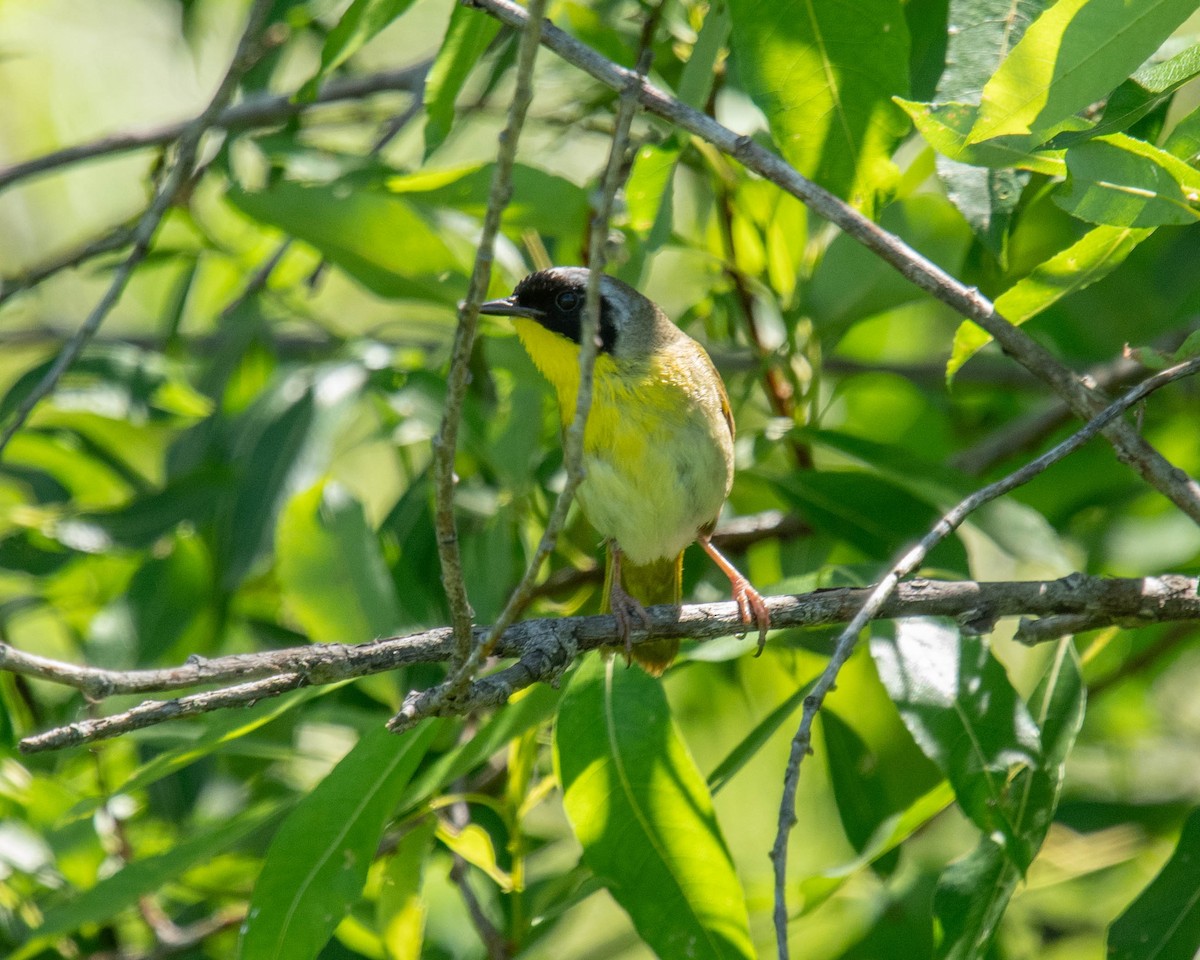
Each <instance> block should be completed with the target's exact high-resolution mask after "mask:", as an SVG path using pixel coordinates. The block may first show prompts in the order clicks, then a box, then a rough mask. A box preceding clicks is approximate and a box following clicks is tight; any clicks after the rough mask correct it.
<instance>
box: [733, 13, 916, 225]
mask: <svg viewBox="0 0 1200 960" xmlns="http://www.w3.org/2000/svg"><path fill="white" fill-rule="evenodd" d="M729 9H730V12H731V13H732V15H733V33H732V37H731V47H732V52H733V58H734V63H735V66H736V69H737V74H738V77H739V78H740V79H741V82H742V84H743V85H744V86H745V88H746V91H747V92H748V93H749V94H750V96H751V98H752V99H753V100H754V102H755V103H756V104H758V106H759V108H760V109H761V110H762V111H763V113H765V114H766V116H767V121H768V122H769V123H770V125H771V134H772V136H773V137H774V140H775V142H776V144H778V146H779V149H780V150H781V151H782V153H783V156H784V157H785V158H786V159H787V161H788V162H789V163H791V164H792V165H793V166H794V167H795V168H796V169H797V170H799V171H800V172H801V173H803V174H804V175H805V176H806V177H809V178H811V179H813V180H815V181H816V182H817V183H819V184H821V186H823V187H825V188H826V189H828V190H830V191H832V192H833V193H836V194H837V195H838V196H840V197H843V198H844V199H846V200H848V201H849V202H851V203H852V204H854V205H855V206H857V207H860V208H861V209H863V210H866V211H874V209H875V204H876V196H877V195H878V194H880V193H883V192H886V191H887V190H889V189H890V188H891V186H892V184H893V182H894V181H895V178H896V171H895V168H894V166H893V165H892V161H891V154H892V149H893V147H894V146H895V144H896V142H897V141H898V140H899V139H900V137H901V136H903V134H904V132H905V127H906V124H905V123H904V120H903V118H902V117H901V116H900V115H899V113H898V112H897V111H896V109H895V107H894V105H893V104H892V102H891V98H892V97H893V96H899V95H902V94H903V93H905V92H906V90H907V87H908V57H907V52H908V28H907V26H906V24H905V21H904V13H903V8H902V7H901V5H900V4H899V3H898V2H895V0H864V2H861V3H859V4H857V5H856V7H855V9H854V15H853V16H846V15H845V13H846V11H845V7H844V5H843V4H842V3H840V2H837V0H784V2H775V3H770V2H765V0H732V2H731V3H730V5H729ZM865 51H870V55H869V56H867V55H864V53H865Z"/></svg>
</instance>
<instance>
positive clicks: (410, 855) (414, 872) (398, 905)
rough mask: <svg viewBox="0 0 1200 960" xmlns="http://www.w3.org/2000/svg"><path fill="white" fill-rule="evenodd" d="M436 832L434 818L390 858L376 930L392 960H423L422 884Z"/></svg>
mask: <svg viewBox="0 0 1200 960" xmlns="http://www.w3.org/2000/svg"><path fill="white" fill-rule="evenodd" d="M436 829H437V820H436V819H434V818H433V817H427V818H426V819H424V820H422V821H421V822H420V823H418V824H417V825H416V826H415V827H414V828H413V829H412V830H410V831H409V832H408V833H406V834H405V835H404V836H402V837H401V838H400V840H399V842H398V843H397V844H396V850H395V852H394V853H393V854H392V855H391V857H390V858H388V862H387V867H386V869H385V870H384V874H383V886H382V887H381V889H380V891H379V900H378V901H377V902H376V905H375V927H376V929H377V930H378V931H379V938H380V939H381V940H382V941H383V945H384V949H386V950H387V955H388V960H421V944H422V942H423V940H424V937H425V913H426V907H425V901H424V900H423V899H422V898H421V884H422V881H423V880H424V875H425V861H426V858H427V857H428V856H429V852H430V849H431V847H432V846H433V835H434V831H435V830H436Z"/></svg>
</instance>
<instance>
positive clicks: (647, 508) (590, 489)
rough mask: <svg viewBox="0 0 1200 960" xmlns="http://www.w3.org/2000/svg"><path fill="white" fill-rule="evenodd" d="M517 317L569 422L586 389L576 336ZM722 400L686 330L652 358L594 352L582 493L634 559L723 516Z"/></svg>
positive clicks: (652, 555)
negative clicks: (581, 390) (570, 337)
mask: <svg viewBox="0 0 1200 960" xmlns="http://www.w3.org/2000/svg"><path fill="white" fill-rule="evenodd" d="M513 323H514V326H515V328H516V331H517V334H518V336H519V337H520V338H521V342H522V343H523V345H524V346H525V349H526V351H527V352H528V353H529V355H530V357H531V358H532V360H533V362H534V364H535V365H536V366H537V368H538V369H539V370H540V371H541V373H542V375H543V376H545V377H546V379H547V380H549V381H550V383H551V384H552V385H553V387H554V389H555V392H556V393H557V395H558V402H559V412H560V417H561V421H562V424H563V426H564V427H566V426H567V425H568V424H569V423H570V422H571V420H572V419H573V418H574V415H575V401H576V395H577V393H578V390H579V347H578V345H577V344H575V343H574V342H572V341H571V340H568V339H567V338H566V337H563V336H560V335H558V334H555V333H551V332H550V331H548V330H546V329H545V328H544V327H541V326H540V325H539V324H537V323H536V322H535V321H533V320H529V319H525V318H520V317H518V318H514V321H513ZM723 404H724V395H723V392H722V388H721V386H720V382H719V380H718V379H717V373H716V371H715V370H713V368H712V365H711V362H710V361H709V360H708V357H707V355H706V354H705V353H704V351H703V348H701V347H700V345H699V344H697V343H696V342H695V341H693V340H691V339H689V338H687V337H680V338H679V340H678V341H677V342H675V343H672V344H670V345H668V346H666V347H664V348H662V349H660V350H656V351H653V352H652V353H650V354H649V355H647V356H645V357H639V358H634V359H620V358H615V357H613V356H612V355H611V354H608V353H601V354H600V355H599V356H597V358H596V366H595V374H594V381H593V389H592V405H591V408H590V411H589V414H588V423H587V429H586V431H585V433H584V471H585V476H584V480H583V483H582V484H581V485H580V488H579V492H578V498H579V502H580V505H581V506H582V508H583V511H584V513H585V514H586V515H587V517H588V519H589V521H591V523H592V525H593V526H594V527H595V528H596V529H597V531H598V532H600V533H601V534H603V535H604V536H605V537H608V538H610V539H613V540H615V541H616V542H617V544H618V546H620V548H621V550H622V551H623V552H624V553H625V554H626V555H627V556H628V557H629V559H630V560H632V561H633V562H634V563H648V562H651V561H654V560H659V559H662V558H668V557H674V556H676V555H677V554H678V553H679V552H680V551H681V550H683V548H684V547H686V546H687V545H688V544H689V543H691V542H692V541H693V540H695V539H696V536H697V533H698V531H699V529H700V528H701V527H703V526H705V525H707V524H709V523H711V522H712V521H713V520H715V519H716V516H717V514H718V512H719V511H720V509H721V504H722V503H724V501H725V497H726V495H727V494H728V492H729V487H730V484H731V482H732V478H733V444H732V436H731V432H730V427H729V424H728V421H727V420H726V418H725V417H726V414H725V408H724V406H723Z"/></svg>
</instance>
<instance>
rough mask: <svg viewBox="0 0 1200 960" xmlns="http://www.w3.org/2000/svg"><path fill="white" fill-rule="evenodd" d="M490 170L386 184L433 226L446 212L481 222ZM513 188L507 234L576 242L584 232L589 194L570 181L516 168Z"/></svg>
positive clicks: (458, 170)
mask: <svg viewBox="0 0 1200 960" xmlns="http://www.w3.org/2000/svg"><path fill="white" fill-rule="evenodd" d="M494 169H495V165H494V164H490V163H489V164H483V165H478V164H475V165H471V166H466V167H453V168H451V169H441V170H429V171H420V172H418V173H411V174H406V175H405V176H399V177H390V178H388V180H387V189H388V191H389V192H391V193H393V194H396V195H398V196H400V197H401V199H403V200H404V201H405V202H406V203H410V204H412V207H413V209H414V210H416V211H418V212H419V213H422V214H424V215H425V216H427V217H429V218H430V219H431V220H432V218H433V217H434V215H435V214H436V213H437V212H438V211H439V210H446V209H454V210H457V211H459V212H461V213H465V214H467V215H468V216H471V217H476V218H478V219H480V220H482V219H483V215H484V212H485V211H486V210H487V205H488V198H489V196H490V194H491V190H492V173H493V171H494ZM512 184H513V197H512V201H511V202H510V203H509V204H508V206H507V207H505V208H504V217H503V219H502V220H501V223H502V225H503V226H504V227H505V229H507V230H510V231H513V232H514V233H515V234H518V235H519V234H520V233H521V232H522V231H524V230H536V231H537V232H538V233H540V234H543V235H544V236H548V237H577V236H579V234H580V232H581V231H582V230H584V229H586V226H587V218H588V197H587V191H586V190H584V189H583V188H581V187H578V186H576V185H575V184H573V183H572V182H571V181H570V180H567V179H566V178H564V177H558V176H555V175H554V174H551V173H547V172H546V171H545V170H539V169H538V168H537V167H530V166H528V165H526V164H523V163H518V164H516V165H514V167H513V171H512Z"/></svg>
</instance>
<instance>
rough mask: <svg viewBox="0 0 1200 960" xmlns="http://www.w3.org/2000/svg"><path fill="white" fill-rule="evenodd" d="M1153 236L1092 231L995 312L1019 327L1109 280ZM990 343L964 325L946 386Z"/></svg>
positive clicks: (1127, 230) (1014, 289) (1022, 283)
mask: <svg viewBox="0 0 1200 960" xmlns="http://www.w3.org/2000/svg"><path fill="white" fill-rule="evenodd" d="M1153 232H1154V231H1153V230H1152V229H1146V228H1133V227H1096V228H1095V229H1093V230H1089V231H1088V232H1087V233H1085V234H1084V235H1083V236H1082V237H1080V239H1079V240H1077V241H1076V242H1075V243H1073V244H1071V246H1069V247H1067V249H1065V250H1062V251H1060V252H1059V253H1056V254H1055V255H1054V256H1053V257H1051V258H1050V259H1049V260H1047V261H1045V262H1044V263H1042V264H1040V265H1038V266H1037V267H1035V268H1034V269H1033V271H1032V272H1030V273H1029V275H1028V276H1026V277H1023V278H1022V279H1020V280H1018V281H1017V282H1016V283H1015V284H1013V285H1012V286H1011V287H1009V288H1008V289H1007V290H1005V291H1004V293H1002V294H1000V296H999V297H997V298H996V312H997V313H999V314H1000V315H1001V316H1002V317H1004V319H1006V320H1007V321H1008V322H1009V323H1012V324H1014V325H1017V326H1020V325H1021V324H1022V323H1024V322H1025V321H1026V320H1030V319H1032V318H1033V317H1036V316H1037V315H1038V314H1039V313H1041V312H1042V311H1043V310H1045V309H1047V308H1048V307H1050V306H1052V305H1053V304H1055V303H1057V302H1058V301H1059V300H1061V299H1062V298H1063V297H1065V296H1068V295H1069V294H1072V293H1074V292H1075V291H1076V290H1082V289H1083V288H1084V287H1089V286H1091V285H1092V284H1093V283H1095V282H1096V281H1097V280H1101V279H1103V278H1104V277H1106V276H1108V274H1110V273H1112V271H1113V270H1115V269H1116V268H1117V267H1119V266H1120V265H1121V264H1122V263H1124V262H1125V258H1126V257H1128V256H1129V254H1130V253H1132V252H1133V249H1134V247H1136V246H1137V245H1138V244H1139V243H1141V242H1142V241H1143V240H1145V239H1146V238H1147V237H1149V236H1150V234H1152V233H1153ZM991 342H992V337H991V334H989V333H987V332H986V331H985V330H984V329H983V328H982V327H979V326H977V325H976V324H974V323H971V322H970V321H964V322H963V323H962V324H960V325H959V327H958V330H957V332H956V333H955V334H954V349H953V351H952V352H951V354H950V361H949V363H947V364H946V379H947V381H950V380H953V379H954V375H955V374H956V373H957V372H958V371H959V370H960V369H962V365H963V364H964V363H966V362H967V361H968V360H970V359H971V357H973V356H975V354H976V353H978V352H979V351H980V350H981V349H983V347H985V346H987V345H988V344H989V343H991Z"/></svg>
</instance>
